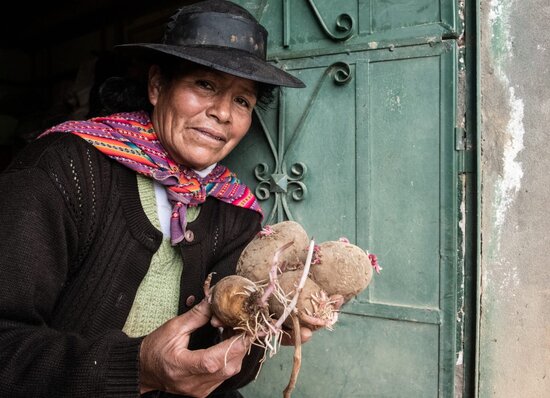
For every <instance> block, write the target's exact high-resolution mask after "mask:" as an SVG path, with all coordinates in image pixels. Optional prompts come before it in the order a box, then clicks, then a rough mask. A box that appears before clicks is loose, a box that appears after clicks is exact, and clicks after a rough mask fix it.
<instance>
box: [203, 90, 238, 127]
mask: <svg viewBox="0 0 550 398" xmlns="http://www.w3.org/2000/svg"><path fill="white" fill-rule="evenodd" d="M232 102H233V101H232V99H231V97H230V96H228V95H218V96H216V97H215V98H214V100H213V101H212V103H211V105H210V107H209V108H208V116H211V117H214V118H215V119H217V120H218V122H219V123H227V122H229V121H230V120H231V105H232Z"/></svg>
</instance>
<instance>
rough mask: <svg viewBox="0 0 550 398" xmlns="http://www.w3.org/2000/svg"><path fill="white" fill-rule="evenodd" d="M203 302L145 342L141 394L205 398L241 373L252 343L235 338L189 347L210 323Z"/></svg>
mask: <svg viewBox="0 0 550 398" xmlns="http://www.w3.org/2000/svg"><path fill="white" fill-rule="evenodd" d="M210 318H211V312H210V308H209V304H208V303H207V302H206V301H205V300H203V301H201V302H200V303H199V304H197V305H196V306H195V307H193V308H192V309H191V310H190V311H188V312H187V313H185V314H183V315H180V316H178V317H175V318H173V319H171V320H169V321H168V322H166V323H165V324H163V325H162V326H160V327H159V328H158V329H156V330H155V331H153V332H152V333H151V334H149V335H148V336H147V337H145V339H144V340H143V342H142V344H141V350H140V392H141V393H142V394H143V393H145V392H147V391H151V390H162V391H168V392H172V393H176V394H182V395H189V396H192V397H197V398H202V397H206V396H207V395H208V394H210V393H211V392H212V391H213V390H214V389H215V388H216V387H218V386H219V385H220V384H221V383H222V382H223V381H224V380H226V379H228V378H229V377H231V376H234V375H235V374H237V373H238V372H239V371H240V369H241V363H242V360H243V358H244V356H245V355H246V353H247V351H248V348H249V345H250V341H249V340H248V339H246V338H244V337H243V336H242V335H239V336H234V337H232V338H230V339H228V340H224V341H223V342H221V343H219V344H216V345H214V346H212V347H210V348H208V349H204V350H196V351H191V350H189V349H188V348H187V346H188V344H189V336H190V334H191V333H192V332H193V331H194V330H196V329H198V328H199V327H201V326H203V325H205V324H206V323H208V322H209V321H210Z"/></svg>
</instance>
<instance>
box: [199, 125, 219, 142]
mask: <svg viewBox="0 0 550 398" xmlns="http://www.w3.org/2000/svg"><path fill="white" fill-rule="evenodd" d="M195 131H197V132H199V133H200V134H201V135H203V136H204V137H206V138H208V139H211V140H214V141H219V142H225V141H226V140H225V138H224V136H223V134H221V133H218V132H216V131H213V130H210V129H202V128H195Z"/></svg>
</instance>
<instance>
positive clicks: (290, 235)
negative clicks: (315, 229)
mask: <svg viewBox="0 0 550 398" xmlns="http://www.w3.org/2000/svg"><path fill="white" fill-rule="evenodd" d="M289 242H293V243H292V244H291V245H290V246H289V247H288V248H286V249H285V250H283V251H282V252H281V253H280V257H279V261H280V264H281V267H284V268H285V269H287V270H288V269H296V268H299V267H301V266H303V264H304V262H305V259H306V256H307V248H308V244H309V238H308V236H307V233H306V231H305V230H304V228H303V227H302V226H301V225H300V224H298V223H297V222H294V221H283V222H280V223H277V224H274V225H271V226H268V227H266V228H265V229H264V230H263V231H262V232H260V233H259V234H258V235H256V236H255V237H254V239H253V240H252V241H251V242H250V243H249V244H248V245H247V246H246V247H245V249H244V250H243V252H242V253H241V256H240V258H239V261H238V262H237V274H238V275H241V276H244V277H245V278H248V279H250V280H251V281H254V282H261V281H267V280H269V270H270V269H271V266H272V264H273V256H274V255H275V253H276V252H277V250H278V249H280V248H281V247H282V246H284V245H285V244H287V243H289Z"/></svg>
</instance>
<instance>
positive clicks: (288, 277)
mask: <svg viewBox="0 0 550 398" xmlns="http://www.w3.org/2000/svg"><path fill="white" fill-rule="evenodd" d="M301 277H302V271H301V270H294V271H287V272H284V273H282V274H281V275H279V286H280V288H281V289H282V290H283V292H284V294H285V296H286V297H287V298H292V297H294V295H295V294H296V287H297V286H298V283H299V281H300V278H301ZM335 304H336V302H335V301H333V300H331V298H329V297H328V295H327V294H326V292H325V291H323V289H321V288H320V287H319V286H318V285H317V284H316V283H315V282H313V281H312V280H311V279H310V278H307V279H306V283H305V285H304V287H303V289H302V291H301V293H300V296H299V298H298V302H297V303H296V310H297V313H298V318H299V320H300V324H301V325H302V326H306V327H308V328H310V329H312V330H315V329H319V328H321V327H329V328H330V327H331V326H332V325H333V324H334V322H336V319H337V309H336V308H335ZM269 309H270V311H272V312H273V313H274V314H275V317H276V318H279V317H280V316H281V315H282V314H283V312H284V309H285V306H284V305H283V304H282V303H281V302H280V300H278V299H277V298H276V297H275V296H271V297H270V298H269ZM284 325H285V326H287V327H289V328H292V320H291V318H290V317H288V318H287V319H286V321H285V323H284Z"/></svg>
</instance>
